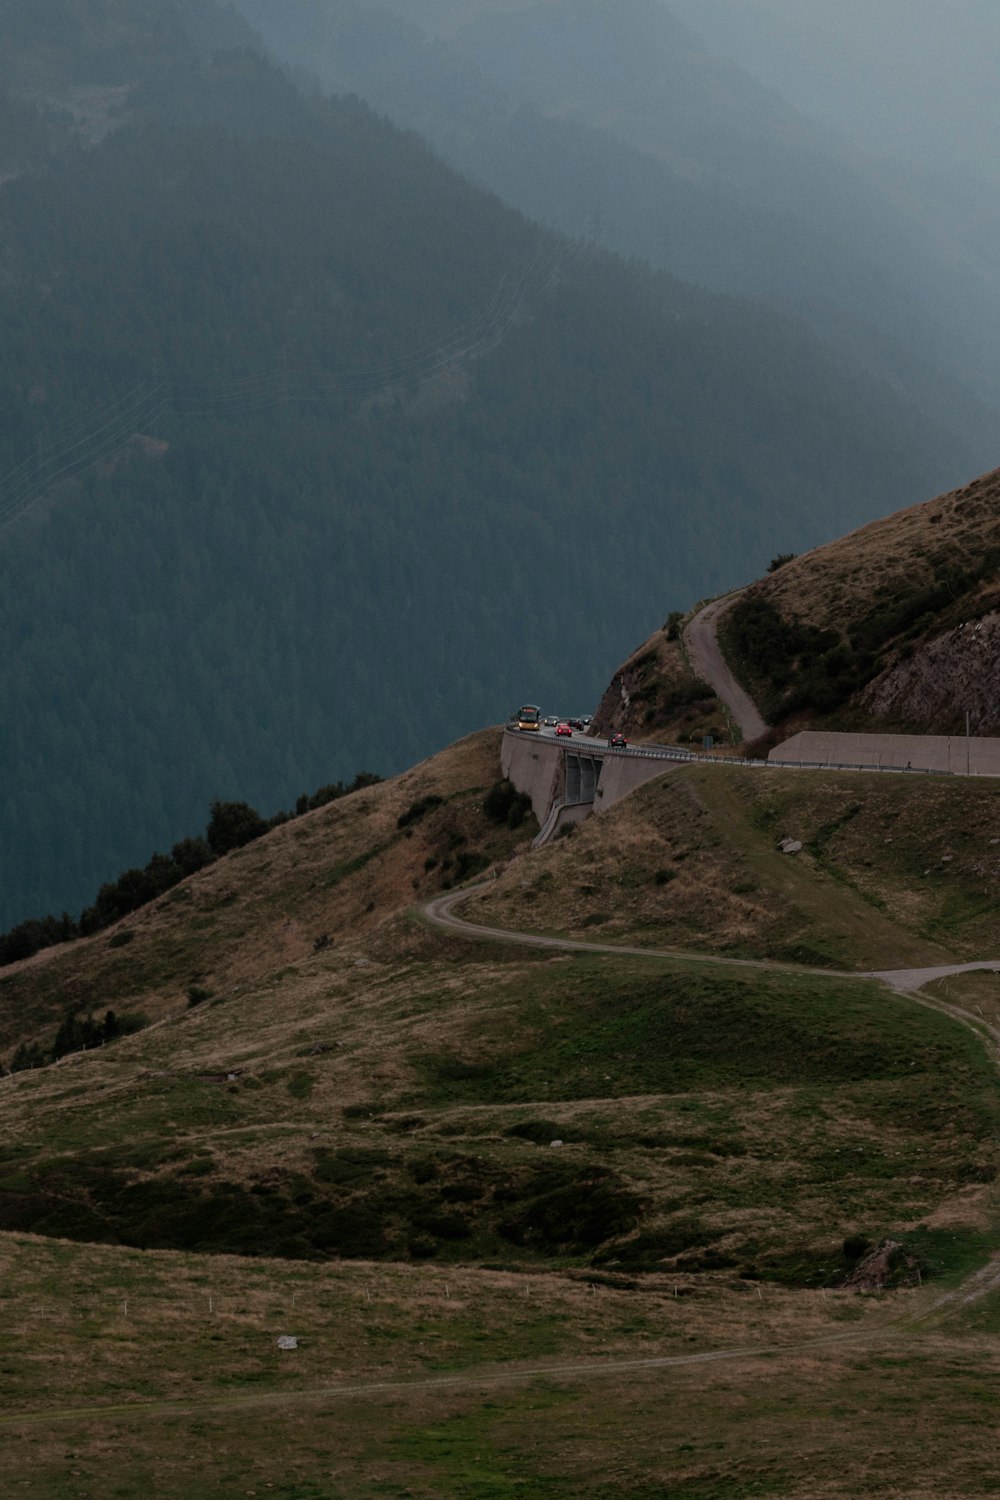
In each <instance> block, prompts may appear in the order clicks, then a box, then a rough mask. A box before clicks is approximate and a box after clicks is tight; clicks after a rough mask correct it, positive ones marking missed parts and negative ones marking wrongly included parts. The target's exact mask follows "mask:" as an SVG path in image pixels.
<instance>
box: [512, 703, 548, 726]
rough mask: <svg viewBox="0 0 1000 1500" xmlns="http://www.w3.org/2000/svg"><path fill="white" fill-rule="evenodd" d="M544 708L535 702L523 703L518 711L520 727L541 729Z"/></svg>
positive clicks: (518, 724)
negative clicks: (537, 705)
mask: <svg viewBox="0 0 1000 1500" xmlns="http://www.w3.org/2000/svg"><path fill="white" fill-rule="evenodd" d="M541 724H542V710H541V709H540V708H538V707H536V705H535V704H534V703H523V704H522V705H521V707H520V708H519V709H518V711H517V727H518V729H540V728H541Z"/></svg>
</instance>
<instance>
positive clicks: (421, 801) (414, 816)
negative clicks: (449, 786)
mask: <svg viewBox="0 0 1000 1500" xmlns="http://www.w3.org/2000/svg"><path fill="white" fill-rule="evenodd" d="M443 801H444V798H443V797H439V796H438V795H437V794H436V793H435V792H429V793H428V795H427V796H426V797H418V798H417V800H416V802H411V803H410V805H409V807H408V808H407V809H406V811H405V812H404V813H400V815H399V817H398V818H397V819H396V827H397V828H408V827H409V826H410V824H411V823H416V822H417V820H418V819H419V818H422V817H423V816H424V814H425V813H429V812H430V810H431V808H432V807H440V806H441V803H442V802H443Z"/></svg>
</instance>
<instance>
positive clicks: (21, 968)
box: [0, 730, 524, 1049]
mask: <svg viewBox="0 0 1000 1500" xmlns="http://www.w3.org/2000/svg"><path fill="white" fill-rule="evenodd" d="M498 745H499V731H496V730H484V731H482V732H480V733H478V734H475V735H471V736H469V737H468V738H467V739H465V740H461V741H459V742H458V743H457V744H456V745H454V746H452V747H450V749H448V750H445V751H442V752H441V753H440V754H439V755H436V756H433V757H432V758H431V759H429V760H426V761H423V762H422V763H421V764H420V765H417V766H414V767H413V768H412V770H410V771H407V772H405V773H404V774H403V775H401V776H398V777H395V778H394V779H392V780H391V781H387V782H383V783H381V784H380V785H377V786H374V787H370V788H366V789H365V790H363V791H359V792H356V793H353V794H352V795H351V796H349V797H345V798H343V799H342V800H340V801H337V802H333V803H330V804H328V805H327V806H325V807H322V808H319V809H318V810H317V811H315V812H312V813H308V814H306V815H305V816H304V817H301V818H296V819H294V820H293V821H292V822H289V823H287V824H284V825H283V826H281V827H279V828H277V829H275V830H274V831H273V832H271V833H269V834H267V835H266V836H265V837H264V838H262V839H260V840H258V841H257V842H255V843H253V844H250V845H248V846H246V847H245V848H243V849H240V850H236V851H234V852H233V853H232V854H229V855H227V856H226V857H225V858H223V859H221V860H219V861H218V862H217V863H216V864H214V865H211V866H209V867H208V868H207V869H206V870H203V871H200V872H199V873H198V874H197V875H194V876H192V877H191V878H190V879H189V880H186V881H185V882H183V884H182V885H180V886H178V887H176V888H175V889H174V890H172V891H170V892H168V894H167V895H165V896H163V897H161V898H160V899H159V900H158V901H155V902H152V903H151V904H150V905H149V906H146V907H143V908H142V909H141V910H140V911H138V912H135V913H134V914H133V915H132V916H130V917H128V918H126V919H124V920H123V921H122V922H121V923H119V924H118V928H117V929H111V930H110V931H107V932H102V933H98V934H97V935H95V936H94V937H92V938H87V939H84V940H82V941H79V942H76V943H71V944H67V945H65V946H62V947H58V948H52V949H46V950H44V951H43V952H42V953H39V954H37V955H35V957H34V958H32V959H29V960H27V961H26V962H25V963H22V964H17V965H12V966H11V967H10V968H8V969H4V970H0V1045H2V1046H5V1047H9V1048H11V1049H12V1048H13V1046H14V1044H15V1043H16V1042H19V1041H22V1040H24V1039H25V1038H26V1037H29V1036H32V1035H38V1034H40V1033H41V1034H44V1028H49V1027H51V1026H52V1024H53V1022H54V1021H56V1020H58V1019H61V1017H62V1015H63V1014H64V1013H65V1012H66V1010H67V1009H69V1008H70V1007H71V1006H72V1007H79V1008H81V1009H83V1010H88V1009H90V1010H94V1011H100V1012H102V1011H103V1010H104V1009H106V1008H107V1007H108V1006H109V1005H111V1006H112V1007H113V1008H115V1009H116V1010H121V1011H123V1010H140V1011H142V1012H143V1013H144V1014H146V1015H147V1016H148V1017H149V1018H150V1019H151V1020H154V1021H156V1020H162V1019H164V1018H166V1017H169V1016H176V1015H177V1014H178V1013H179V1012H180V1011H182V1010H183V1008H184V1007H185V1006H186V1004H187V999H186V996H187V989H188V987H189V986H190V985H192V984H194V985H198V986H199V987H201V988H203V989H208V990H211V991H212V992H214V993H227V994H231V993H233V992H235V991H238V990H239V988H240V986H241V985H245V984H247V983H249V982H250V981H254V982H258V981H259V980H260V978H261V976H262V975H264V974H267V973H280V971H281V970H282V969H285V968H289V967H295V966H298V965H301V964H307V963H308V961H309V959H310V957H311V955H312V953H313V950H314V944H315V942H316V940H317V939H319V938H322V937H323V936H324V935H325V936H327V937H329V939H330V941H331V943H333V944H334V945H335V947H336V948H337V949H338V951H339V950H344V951H346V950H348V949H351V948H353V947H356V946H358V945H363V944H364V943H365V942H366V941H367V940H368V939H369V938H370V937H371V936H372V935H374V934H376V933H377V932H378V930H379V929H380V927H381V926H382V925H383V924H385V922H386V921H387V920H388V919H389V918H391V916H392V915H393V914H394V913H396V912H398V911H399V910H401V909H403V908H405V907H406V906H408V905H409V904H411V903H412V902H413V901H415V900H417V899H419V897H420V896H421V895H427V896H429V895H431V894H433V893H435V892H436V891H438V890H440V889H441V882H442V868H443V866H444V863H445V861H446V860H447V859H448V858H449V852H450V851H454V849H455V848H461V847H470V848H471V847H476V848H479V849H482V850H483V851H484V852H485V854H487V855H489V856H491V857H494V858H504V857H506V855H507V854H508V853H509V851H510V849H511V848H512V847H513V846H514V845H515V843H516V841H517V838H518V837H520V838H521V839H523V838H524V830H522V831H521V833H520V834H519V835H517V836H515V837H512V836H511V835H509V834H508V833H507V831H506V830H505V829H497V828H495V827H494V826H493V825H489V824H488V823H487V822H486V820H485V819H484V818H483V816H482V813H481V802H482V792H483V791H485V790H486V789H488V788H489V787H490V786H491V785H492V784H493V783H494V782H495V781H496V780H497V777H498V774H499V772H498V754H499V752H498ZM428 795H433V796H438V797H441V798H442V799H443V805H442V806H440V807H435V808H434V809H432V811H431V812H430V813H428V814H427V815H426V816H425V817H423V818H421V819H419V820H418V821H417V822H416V823H415V824H413V825H412V826H410V827H409V828H408V829H403V830H400V829H398V828H397V826H396V825H397V819H398V818H399V816H400V815H401V814H402V813H404V812H406V810H407V809H408V808H409V807H410V806H411V804H412V803H414V802H416V801H418V800H419V799H420V798H423V797H426V796H428ZM429 859H434V860H435V861H436V863H435V865H434V867H433V868H432V869H430V870H428V869H427V868H425V864H426V861H428V860H429ZM121 928H126V929H128V930H129V931H131V932H132V933H133V934H134V937H133V939H132V941H131V942H130V943H129V944H128V945H127V946H125V947H117V948H112V947H110V946H109V940H110V939H111V938H112V937H113V936H114V935H115V932H116V931H117V930H118V929H121Z"/></svg>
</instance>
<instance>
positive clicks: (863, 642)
mask: <svg viewBox="0 0 1000 1500" xmlns="http://www.w3.org/2000/svg"><path fill="white" fill-rule="evenodd" d="M998 502H1000V472H993V473H990V474H986V475H984V476H982V477H981V478H980V479H977V480H975V481H974V482H973V483H972V484H969V485H965V486H963V487H962V488H961V489H959V490H953V491H951V492H949V493H948V494H945V495H941V496H939V497H938V498H937V499H935V500H929V501H925V502H922V503H921V504H919V505H914V506H910V507H909V508H908V509H906V510H901V511H898V512H896V513H894V514H893V515H890V516H887V517H885V518H884V519H883V520H880V521H874V522H871V523H870V524H869V525H867V526H863V527H861V528H860V529H859V530H857V531H854V532H851V533H850V534H849V535H847V536H845V537H841V538H839V539H838V540H837V541H834V542H829V543H826V544H825V545H823V546H821V547H817V548H814V549H813V550H812V551H809V552H807V553H804V554H803V555H801V556H799V557H794V556H790V555H787V554H786V555H782V556H779V557H778V558H776V559H775V563H774V565H773V566H772V571H770V572H769V573H768V574H767V576H766V577H764V578H761V579H758V580H757V581H756V582H755V583H753V584H751V585H750V586H749V587H748V588H746V589H745V590H743V591H742V592H741V593H740V595H739V597H738V598H737V599H736V600H735V602H734V603H733V604H732V605H731V606H730V607H729V608H728V609H727V610H725V612H724V613H722V614H721V615H720V624H719V638H720V641H721V643H722V645H723V647H724V649H725V653H726V656H727V658H728V660H729V663H730V665H731V666H732V667H733V669H734V670H735V671H736V672H737V675H738V676H739V677H740V679H741V680H742V681H743V683H744V685H745V686H746V687H747V688H748V689H749V691H750V692H751V695H752V696H753V698H754V700H755V701H756V703H757V704H758V706H759V708H760V709H761V712H762V713H763V715H764V717H765V719H767V720H768V721H769V722H770V723H772V724H774V725H775V726H776V730H775V732H776V733H777V734H779V735H780V734H783V733H784V732H786V731H788V730H790V729H792V728H795V729H802V728H806V727H810V726H818V725H823V726H826V727H830V728H834V729H845V730H861V729H872V730H875V729H881V730H885V731H888V732H903V733H924V734H961V733H964V732H965V729H966V715H967V714H968V716H969V719H968V722H969V727H970V728H971V730H972V733H973V734H980V735H995V734H997V733H998V732H1000V694H998V690H997V663H998V661H1000V504H998ZM679 620H680V616H679V615H678V616H674V617H672V619H671V622H670V627H671V631H672V634H673V635H674V637H676V636H677V633H678V629H679ZM666 636H667V630H666V628H665V629H664V630H663V631H658V632H657V633H656V634H655V635H654V636H653V637H651V638H650V640H649V641H647V642H646V643H645V645H643V646H641V647H639V648H638V649H637V651H636V652H634V653H633V655H632V657H631V658H629V660H628V661H627V662H626V663H625V664H624V665H623V667H622V668H621V669H620V671H619V672H618V673H617V674H616V676H615V678H614V680H613V682H612V684H611V686H610V687H609V689H608V691H607V693H606V694H605V698H604V700H603V703H602V710H601V714H600V716H599V719H598V729H599V730H600V731H603V730H605V729H608V728H610V727H612V726H613V727H614V728H622V729H624V730H625V731H626V732H628V733H632V732H638V733H639V734H640V735H642V736H643V737H648V738H656V737H662V736H663V735H672V734H678V733H679V734H683V735H692V736H693V737H697V736H698V735H700V734H701V733H702V732H706V726H705V723H704V722H703V720H702V719H698V718H697V717H696V716H692V712H691V707H690V706H691V705H695V706H696V707H697V708H698V710H699V711H700V712H701V714H702V716H703V718H704V715H706V714H707V715H709V716H710V717H711V721H712V722H711V724H710V725H709V727H708V730H707V732H715V733H717V734H718V729H719V724H720V720H721V712H720V710H719V708H718V707H717V706H715V705H714V704H713V700H712V698H711V692H710V690H709V689H708V688H707V687H706V686H705V685H704V684H701V686H700V688H699V685H698V682H697V679H696V678H694V677H693V675H692V673H691V669H690V666H689V664H688V663H687V662H686V660H685V659H684V657H683V655H682V652H681V648H680V646H679V644H678V643H677V642H676V640H674V642H673V643H671V641H669V640H667V639H666ZM721 737H722V736H721V735H720V738H721Z"/></svg>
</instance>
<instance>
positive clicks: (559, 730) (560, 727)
mask: <svg viewBox="0 0 1000 1500" xmlns="http://www.w3.org/2000/svg"><path fill="white" fill-rule="evenodd" d="M556 734H565V735H568V736H569V738H570V739H572V738H573V731H572V729H570V727H569V725H568V724H565V723H564V724H557V725H556Z"/></svg>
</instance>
